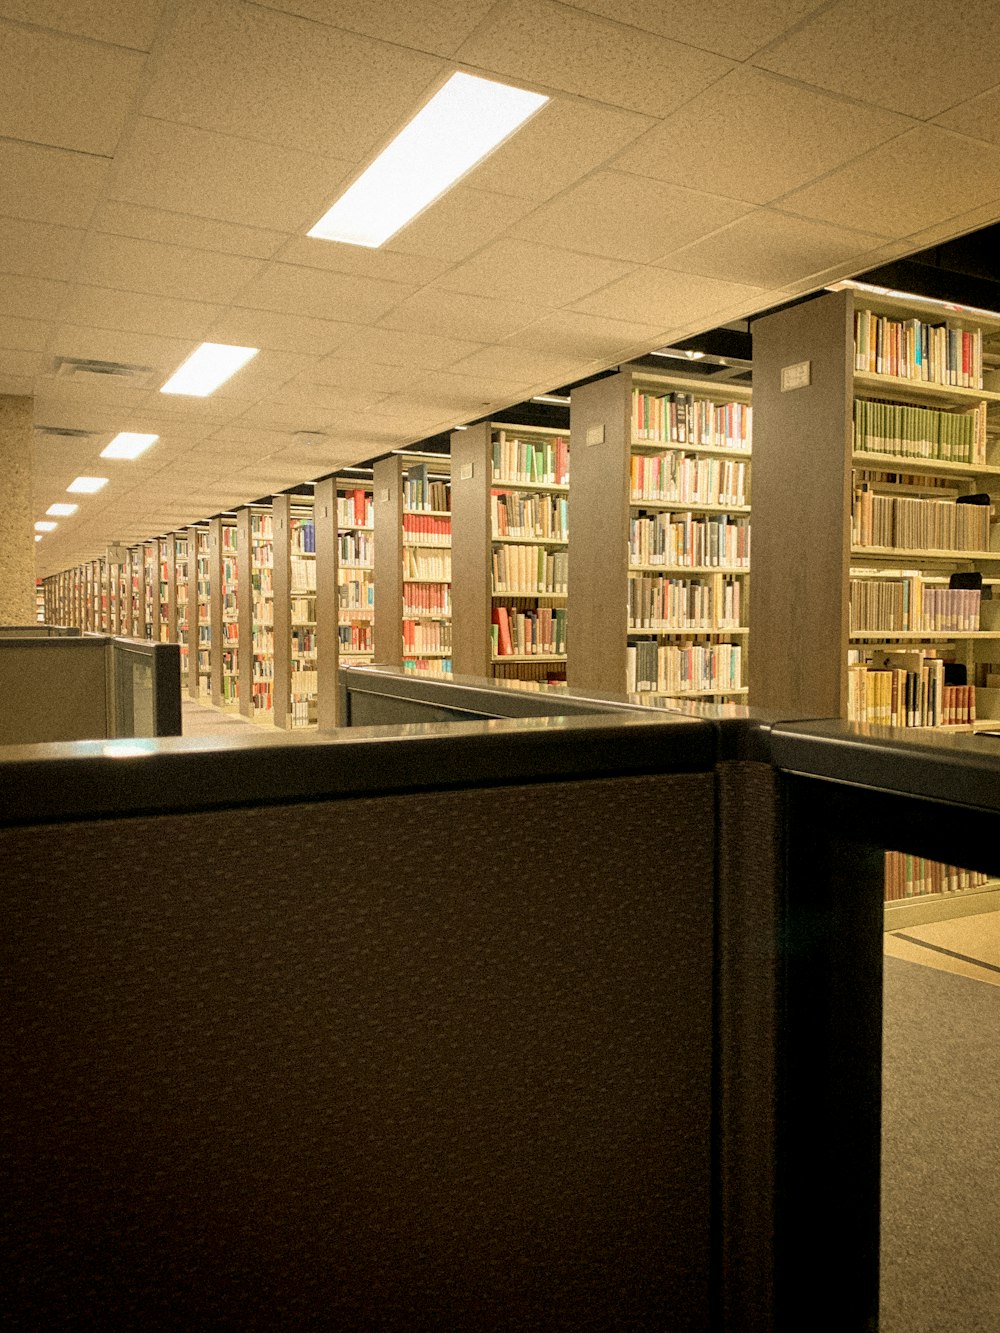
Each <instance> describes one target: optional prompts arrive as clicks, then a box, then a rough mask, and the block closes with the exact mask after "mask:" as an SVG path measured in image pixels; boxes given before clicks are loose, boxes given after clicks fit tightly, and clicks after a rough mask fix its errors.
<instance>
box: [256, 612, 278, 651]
mask: <svg viewBox="0 0 1000 1333" xmlns="http://www.w3.org/2000/svg"><path fill="white" fill-rule="evenodd" d="M253 651H254V653H255V654H256V655H257V656H261V657H263V656H268V657H269V656H271V655H272V654H273V653H274V627H273V625H270V624H267V625H262V624H260V623H258V622H256V621H255V622H254V627H253Z"/></svg>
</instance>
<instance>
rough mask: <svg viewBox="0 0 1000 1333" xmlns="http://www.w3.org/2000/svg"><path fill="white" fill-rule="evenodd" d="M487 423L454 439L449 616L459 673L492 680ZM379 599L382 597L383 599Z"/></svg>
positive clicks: (489, 434) (489, 441) (454, 434)
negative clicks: (450, 615)
mask: <svg viewBox="0 0 1000 1333" xmlns="http://www.w3.org/2000/svg"><path fill="white" fill-rule="evenodd" d="M491 451H492V431H491V426H490V423H489V422H488V421H480V422H478V423H477V424H476V425H474V426H469V428H468V429H467V430H462V431H459V430H456V431H453V432H452V435H451V614H452V661H453V663H454V669H455V671H456V673H458V674H460V675H465V676H491V675H492V674H493V667H492V664H491V661H490V658H491V653H490V607H491V597H492V577H491V560H492V549H493V548H492V544H491V536H492V532H491V519H490V469H491V465H492V462H491ZM379 595H380V596H381V593H380V594H379Z"/></svg>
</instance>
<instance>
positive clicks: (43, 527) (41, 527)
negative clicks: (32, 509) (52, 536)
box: [35, 518, 59, 532]
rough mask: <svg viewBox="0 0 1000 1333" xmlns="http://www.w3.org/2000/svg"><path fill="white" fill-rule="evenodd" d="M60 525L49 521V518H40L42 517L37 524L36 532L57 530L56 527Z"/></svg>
mask: <svg viewBox="0 0 1000 1333" xmlns="http://www.w3.org/2000/svg"><path fill="white" fill-rule="evenodd" d="M58 526H59V524H58V523H50V522H48V520H47V519H44V518H40V519H39V520H38V522H37V523H36V524H35V531H36V532H55V530H56V528H57V527H58Z"/></svg>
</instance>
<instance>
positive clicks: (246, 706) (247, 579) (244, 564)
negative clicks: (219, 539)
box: [236, 508, 253, 717]
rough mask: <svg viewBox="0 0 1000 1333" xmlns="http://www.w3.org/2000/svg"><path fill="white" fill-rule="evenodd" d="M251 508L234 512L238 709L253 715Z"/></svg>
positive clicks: (248, 715)
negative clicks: (238, 674)
mask: <svg viewBox="0 0 1000 1333" xmlns="http://www.w3.org/2000/svg"><path fill="white" fill-rule="evenodd" d="M251 560H252V552H251V542H250V510H249V509H247V508H244V509H238V510H237V511H236V616H237V632H238V634H239V673H240V685H239V689H240V712H241V713H242V714H243V716H244V717H253V568H252V565H251Z"/></svg>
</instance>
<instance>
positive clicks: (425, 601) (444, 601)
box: [403, 583, 451, 616]
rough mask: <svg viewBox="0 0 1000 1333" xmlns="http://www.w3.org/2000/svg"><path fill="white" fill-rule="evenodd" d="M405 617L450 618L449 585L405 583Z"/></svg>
mask: <svg viewBox="0 0 1000 1333" xmlns="http://www.w3.org/2000/svg"><path fill="white" fill-rule="evenodd" d="M403 615H404V616H450V615H451V585H450V584H449V583H404V584H403Z"/></svg>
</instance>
